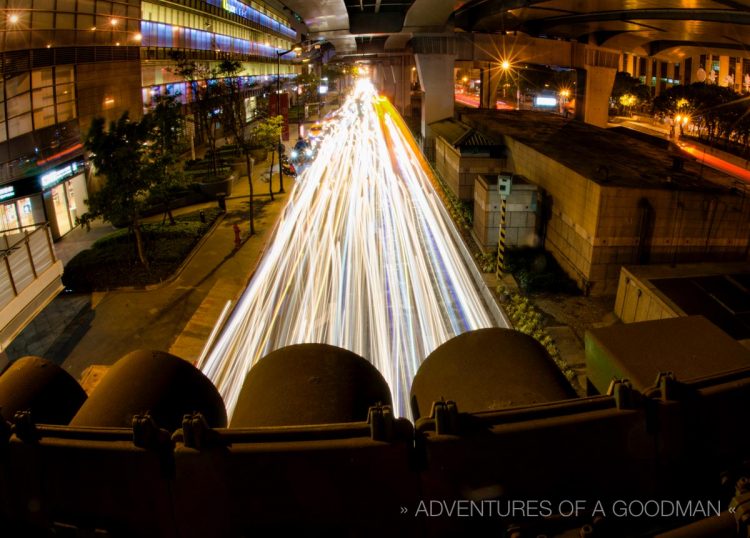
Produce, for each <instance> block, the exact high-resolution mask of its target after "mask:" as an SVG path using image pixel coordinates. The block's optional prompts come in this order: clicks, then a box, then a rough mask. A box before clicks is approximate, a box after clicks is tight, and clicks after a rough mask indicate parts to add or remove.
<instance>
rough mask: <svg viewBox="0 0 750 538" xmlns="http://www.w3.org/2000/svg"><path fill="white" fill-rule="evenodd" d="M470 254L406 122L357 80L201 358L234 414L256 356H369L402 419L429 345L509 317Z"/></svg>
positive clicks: (369, 87)
mask: <svg viewBox="0 0 750 538" xmlns="http://www.w3.org/2000/svg"><path fill="white" fill-rule="evenodd" d="M467 256H468V253H467V251H466V247H465V246H464V245H463V244H461V242H460V239H459V236H458V234H457V232H456V230H455V229H454V227H453V224H452V222H451V221H450V218H449V217H448V214H447V212H446V211H445V208H444V207H443V206H442V205H441V201H440V199H439V198H438V196H437V194H436V193H435V190H434V189H433V186H432V184H431V182H430V176H429V172H428V171H427V170H426V169H425V162H424V160H423V158H421V157H420V156H419V154H418V153H416V151H415V146H414V144H413V140H412V139H411V136H410V135H409V134H408V131H407V130H406V128H405V126H404V125H403V122H402V120H401V118H400V117H399V116H398V113H397V112H396V111H395V110H394V109H393V107H392V106H390V104H389V103H388V102H387V101H386V100H384V99H382V98H379V97H377V95H376V93H375V90H374V89H373V87H372V85H371V84H370V83H369V81H366V80H362V81H360V82H359V83H358V86H357V88H356V90H355V91H354V93H353V94H352V95H351V96H350V97H349V98H348V100H347V101H346V102H345V104H344V106H343V108H342V110H341V112H340V114H339V119H338V120H337V122H336V123H335V124H333V125H332V126H331V127H330V133H329V134H328V135H327V136H326V137H325V139H324V140H323V142H322V143H321V145H320V148H319V149H318V154H317V156H316V157H315V160H314V162H313V163H312V164H311V165H310V166H309V168H307V169H306V170H305V172H304V173H303V174H301V175H300V176H299V178H298V179H297V182H296V184H295V186H294V190H293V192H292V193H291V194H290V198H289V202H288V205H287V207H286V209H285V211H284V213H283V215H282V216H281V219H280V220H279V222H278V224H277V229H276V234H275V237H274V239H273V240H272V243H271V245H270V246H269V247H268V249H267V251H266V253H265V255H264V257H263V260H262V261H261V264H260V266H259V267H258V270H257V271H256V273H255V275H254V277H253V279H252V281H251V283H250V285H249V287H248V289H247V291H246V292H245V293H244V295H243V297H242V299H241V300H240V301H239V303H238V304H237V306H236V308H235V310H234V313H233V315H232V317H231V319H230V320H229V321H228V323H227V324H226V327H225V329H224V331H223V333H222V334H221V335H220V337H219V338H218V340H217V342H216V344H215V346H214V347H213V350H212V351H211V353H210V354H209V355H208V356H207V358H206V359H205V361H204V362H203V363H201V364H200V365H199V366H200V367H201V369H202V370H203V371H204V373H206V375H207V376H208V377H209V378H210V379H211V380H212V381H213V382H214V383H215V384H216V386H217V387H218V388H219V390H220V392H221V393H222V395H223V396H224V399H225V402H226V404H227V408H228V410H229V412H230V414H231V410H232V409H233V407H234V404H235V402H236V400H237V396H238V394H239V391H240V389H241V387H242V383H243V382H244V379H245V375H246V373H247V372H248V371H249V369H250V367H251V366H252V365H253V364H254V363H255V362H256V361H258V359H260V358H261V357H263V356H265V355H267V354H268V353H270V352H271V351H273V350H275V349H278V348H280V347H283V346H286V345H290V344H296V343H311V342H319V343H328V344H332V345H336V346H339V347H343V348H345V349H349V350H351V351H354V352H355V353H357V354H359V355H361V356H363V357H365V358H367V359H368V360H370V361H371V362H372V363H373V364H374V365H375V366H376V367H377V368H378V369H379V370H380V372H381V373H382V374H383V376H384V377H385V379H386V381H387V382H388V383H389V385H390V387H391V390H392V393H393V401H394V403H395V407H396V410H397V413H398V414H399V415H402V416H405V415H406V414H407V410H408V408H409V405H408V398H409V387H410V385H411V380H412V378H413V377H414V374H415V373H416V371H417V368H418V367H419V364H420V363H421V361H422V360H423V359H424V358H426V357H427V355H428V354H429V353H430V352H431V351H433V350H434V349H435V348H437V346H438V345H440V344H441V343H443V342H445V341H447V340H448V339H450V338H451V337H453V336H455V335H458V334H461V333H463V332H465V331H469V330H473V329H478V328H482V327H491V326H497V325H501V326H504V325H505V323H504V322H503V320H502V317H501V314H500V313H499V311H498V310H497V307H495V308H494V312H495V313H494V314H493V313H492V310H491V309H490V308H489V307H488V305H487V304H486V302H485V298H484V297H486V296H487V295H484V296H483V295H482V293H481V290H480V289H478V284H477V283H478V282H481V279H480V277H479V275H478V273H476V268H475V267H474V266H473V265H467ZM485 291H486V290H485Z"/></svg>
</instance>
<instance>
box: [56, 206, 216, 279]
mask: <svg viewBox="0 0 750 538" xmlns="http://www.w3.org/2000/svg"><path fill="white" fill-rule="evenodd" d="M205 215H206V223H202V222H201V221H200V213H199V212H197V211H196V212H193V213H190V214H188V215H183V216H180V217H177V219H176V221H177V222H176V224H175V225H173V226H170V225H162V224H144V225H143V235H144V237H145V238H146V245H147V248H146V254H147V256H148V258H149V261H150V264H149V268H148V269H146V268H145V267H144V266H143V265H141V264H140V263H138V261H137V255H136V252H135V248H134V240H133V234H132V233H130V232H129V231H128V230H118V231H116V232H114V233H112V234H109V235H107V236H106V237H103V238H101V239H99V240H98V241H96V242H95V243H94V244H93V245H92V247H91V248H90V249H87V250H84V251H83V252H80V253H79V254H78V255H76V256H75V257H74V258H73V259H72V260H71V261H70V262H69V263H68V265H67V266H66V267H65V273H64V274H63V284H64V285H65V286H66V287H67V288H68V289H70V290H73V291H77V292H89V291H93V290H107V289H112V288H117V287H122V286H136V287H137V286H146V285H149V284H156V283H158V282H161V281H163V280H164V279H166V278H169V277H170V276H171V275H172V274H173V273H174V271H175V270H176V269H177V267H178V266H179V264H180V263H182V261H183V260H184V259H185V257H186V256H187V255H188V254H189V253H190V251H191V250H192V249H193V247H194V246H195V245H196V243H197V242H198V241H199V240H200V238H201V237H202V236H203V235H204V234H205V233H206V232H207V231H208V229H209V228H210V226H211V224H212V223H213V222H214V221H215V220H216V218H217V217H218V216H219V215H220V211H219V210H218V209H208V210H205Z"/></svg>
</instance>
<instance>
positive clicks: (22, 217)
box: [0, 160, 88, 239]
mask: <svg viewBox="0 0 750 538" xmlns="http://www.w3.org/2000/svg"><path fill="white" fill-rule="evenodd" d="M86 198H88V193H87V191H86V178H85V167H84V164H83V161H80V160H79V161H73V162H70V163H67V164H65V165H63V166H58V167H56V168H54V169H52V170H49V171H47V172H45V173H44V174H41V175H39V176H36V177H27V178H23V179H20V180H17V181H14V182H13V183H10V184H8V185H3V186H0V233H1V234H3V235H15V234H17V233H23V231H24V228H26V227H30V226H34V225H36V224H41V223H43V222H49V225H50V229H51V231H52V237H53V238H54V239H59V238H60V237H62V236H64V235H65V234H66V233H68V232H69V231H70V230H72V229H73V228H74V227H75V225H76V218H77V217H79V216H80V215H81V214H83V213H85V212H86V205H85V203H84V200H86Z"/></svg>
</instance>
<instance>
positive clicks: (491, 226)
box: [474, 172, 539, 251]
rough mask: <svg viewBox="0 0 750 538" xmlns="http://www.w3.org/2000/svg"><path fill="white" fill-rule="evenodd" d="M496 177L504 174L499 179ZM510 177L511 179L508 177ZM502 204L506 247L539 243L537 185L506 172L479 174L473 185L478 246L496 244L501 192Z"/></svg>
mask: <svg viewBox="0 0 750 538" xmlns="http://www.w3.org/2000/svg"><path fill="white" fill-rule="evenodd" d="M499 178H505V179H504V180H503V181H502V182H501V180H500V179H499ZM511 178H512V179H511ZM499 188H500V189H502V190H503V192H506V193H508V194H507V196H506V205H505V227H506V229H505V241H506V243H505V244H506V246H508V247H536V246H538V245H539V234H538V233H537V223H538V222H539V215H538V213H539V204H538V202H537V187H536V186H535V185H531V184H530V183H527V182H526V181H525V180H524V179H523V177H521V176H517V175H513V174H510V173H505V172H503V173H501V174H500V175H499V176H498V175H480V176H479V177H478V178H477V181H476V183H475V185H474V236H475V237H476V239H477V241H478V242H479V245H480V247H482V250H485V251H489V250H492V249H495V248H497V238H498V235H499V233H500V205H501V194H500V192H499V190H498V189H499Z"/></svg>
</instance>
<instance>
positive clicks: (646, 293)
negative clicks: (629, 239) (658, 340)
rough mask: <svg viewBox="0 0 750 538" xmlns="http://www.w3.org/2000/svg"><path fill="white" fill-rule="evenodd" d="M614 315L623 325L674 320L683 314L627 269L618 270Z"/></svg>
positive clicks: (651, 285)
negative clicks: (667, 319)
mask: <svg viewBox="0 0 750 538" xmlns="http://www.w3.org/2000/svg"><path fill="white" fill-rule="evenodd" d="M615 315H616V316H617V317H618V318H620V320H622V321H623V322H625V323H634V322H636V321H651V320H656V319H665V318H676V317H680V316H684V315H685V313H684V312H683V311H682V310H681V309H679V308H678V307H677V306H675V305H674V304H673V303H672V302H671V301H669V299H667V298H666V297H664V296H663V295H662V294H661V293H660V292H659V290H657V289H656V288H655V287H654V286H653V284H651V282H649V281H648V280H640V279H639V278H638V277H637V276H635V275H634V274H633V273H631V272H630V270H629V269H628V268H627V267H623V268H622V269H621V270H620V278H619V281H618V286H617V297H616V299H615Z"/></svg>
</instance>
